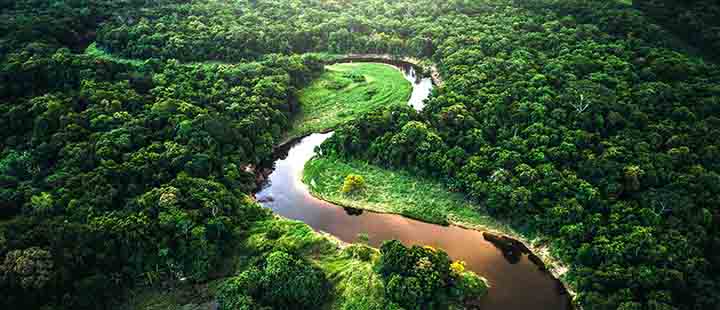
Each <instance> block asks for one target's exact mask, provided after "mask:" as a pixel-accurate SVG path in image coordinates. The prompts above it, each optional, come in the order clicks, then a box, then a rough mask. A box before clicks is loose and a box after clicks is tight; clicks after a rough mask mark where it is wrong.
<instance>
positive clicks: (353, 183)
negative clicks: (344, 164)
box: [340, 174, 365, 194]
mask: <svg viewBox="0 0 720 310" xmlns="http://www.w3.org/2000/svg"><path fill="white" fill-rule="evenodd" d="M364 190H365V178H363V177H362V176H360V175H357V174H348V176H346V177H345V181H344V182H343V185H342V188H341V189H340V191H341V192H342V193H343V194H356V193H358V192H361V191H364Z"/></svg>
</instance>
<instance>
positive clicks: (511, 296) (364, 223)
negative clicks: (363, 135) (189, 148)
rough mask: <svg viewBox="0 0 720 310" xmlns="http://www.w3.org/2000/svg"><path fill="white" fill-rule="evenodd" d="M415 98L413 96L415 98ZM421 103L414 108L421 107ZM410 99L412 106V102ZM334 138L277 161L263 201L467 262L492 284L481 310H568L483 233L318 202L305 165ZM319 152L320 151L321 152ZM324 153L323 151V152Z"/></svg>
mask: <svg viewBox="0 0 720 310" xmlns="http://www.w3.org/2000/svg"><path fill="white" fill-rule="evenodd" d="M404 72H405V73H406V77H407V78H408V79H414V81H411V82H413V85H414V86H417V85H421V86H420V87H416V88H414V92H415V91H427V93H425V94H424V96H425V97H422V95H423V94H418V95H417V96H418V97H417V98H422V99H424V98H426V97H427V95H428V94H429V92H430V90H431V88H432V83H431V82H430V84H429V87H427V88H423V86H422V85H423V84H422V83H424V82H423V79H422V78H417V77H416V76H414V72H412V71H411V70H404ZM415 96H416V94H415V93H413V97H412V98H415ZM422 99H416V100H417V101H416V102H415V104H417V105H413V106H415V107H416V108H418V109H421V108H422V106H421V105H422ZM412 100H413V99H411V102H410V103H411V104H412V103H413V101H412ZM331 135H332V133H326V134H314V135H310V136H308V137H305V138H304V139H301V140H299V141H298V142H297V143H296V144H294V145H292V146H290V147H289V149H287V153H286V154H283V155H281V156H280V158H278V160H277V161H276V162H275V165H274V171H273V172H272V174H270V176H269V177H268V180H267V182H266V184H265V185H264V186H263V188H262V189H261V191H260V192H258V193H257V194H256V198H257V199H258V201H261V202H262V204H263V205H264V206H265V207H267V208H270V209H272V210H273V211H274V212H275V213H277V214H279V215H281V216H284V217H286V218H290V219H295V220H300V221H303V222H305V223H307V224H308V225H310V226H311V227H312V228H314V229H315V230H318V231H324V232H327V233H330V234H332V235H334V236H336V237H337V238H339V239H341V240H343V241H346V242H353V241H356V238H357V236H358V234H360V233H366V234H368V236H369V238H370V244H371V245H373V246H379V245H380V244H381V243H382V242H383V241H384V240H391V239H396V240H400V241H402V242H403V243H405V244H407V245H411V244H417V245H431V246H434V247H437V248H442V249H444V250H445V251H447V252H448V254H449V255H450V256H451V257H452V258H453V259H456V260H463V261H465V262H466V263H467V267H468V269H470V270H473V271H475V272H476V273H478V274H480V275H482V276H483V277H485V278H486V279H488V281H489V282H490V285H491V288H490V292H489V294H488V295H487V296H486V297H484V298H483V299H482V301H481V305H480V306H481V309H486V310H487V309H498V310H499V309H503V310H514V309H517V310H520V309H522V310H528V309H537V310H544V309H547V310H551V309H552V310H559V309H560V310H562V309H567V304H568V298H567V296H566V295H561V294H559V287H558V282H557V280H555V279H554V278H552V277H551V276H550V275H549V274H548V273H546V272H543V271H541V270H540V269H539V268H538V267H537V266H536V265H534V264H533V263H532V262H530V261H529V260H528V258H527V257H526V256H520V257H515V258H506V257H505V256H504V255H503V253H502V252H501V251H500V250H499V249H498V248H496V247H495V246H494V245H493V244H492V243H490V242H488V241H487V240H485V239H484V237H483V235H482V233H481V232H478V231H474V230H468V229H463V228H459V227H455V226H447V227H446V226H440V225H434V224H428V223H424V222H420V221H416V220H412V219H408V218H405V217H402V216H399V215H391V214H381V213H374V212H367V211H364V212H363V211H361V210H352V209H345V208H342V207H339V206H336V205H333V204H331V203H327V202H324V201H321V200H319V199H316V198H314V197H312V196H311V195H310V193H309V192H308V188H307V186H306V185H305V184H303V183H302V182H301V181H300V180H301V177H302V170H303V167H304V165H305V163H306V162H307V161H308V160H310V159H311V158H312V156H314V155H315V151H316V147H319V146H320V144H321V143H322V142H323V141H325V140H326V139H327V138H329V137H330V136H331ZM318 150H319V149H318ZM319 151H321V150H319Z"/></svg>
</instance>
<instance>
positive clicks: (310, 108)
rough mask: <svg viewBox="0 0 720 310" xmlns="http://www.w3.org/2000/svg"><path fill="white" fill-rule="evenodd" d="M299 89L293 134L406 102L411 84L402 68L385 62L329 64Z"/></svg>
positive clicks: (326, 126)
mask: <svg viewBox="0 0 720 310" xmlns="http://www.w3.org/2000/svg"><path fill="white" fill-rule="evenodd" d="M325 68H326V70H327V71H326V72H325V73H324V74H323V75H321V76H320V78H318V79H317V80H315V81H313V83H311V84H310V86H308V87H307V88H305V89H303V90H302V91H301V92H300V104H301V106H300V111H299V112H298V114H297V115H296V116H295V120H294V122H293V127H292V129H291V130H290V132H289V134H288V135H289V136H290V137H299V136H303V135H306V134H309V133H313V132H320V131H324V130H327V129H331V128H335V127H337V126H338V125H341V124H344V123H346V122H348V121H350V120H353V119H355V118H357V117H358V116H359V115H363V114H366V113H368V112H369V111H372V110H375V109H378V108H380V107H387V106H397V105H406V104H407V100H408V98H410V92H411V91H412V87H411V85H410V83H409V82H408V81H407V80H406V79H405V77H404V76H403V75H402V73H401V72H400V71H398V70H397V69H396V68H394V67H391V66H389V65H384V64H376V63H355V64H336V65H332V66H327V67H325Z"/></svg>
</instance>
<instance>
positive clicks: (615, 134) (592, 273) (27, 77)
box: [0, 0, 720, 309]
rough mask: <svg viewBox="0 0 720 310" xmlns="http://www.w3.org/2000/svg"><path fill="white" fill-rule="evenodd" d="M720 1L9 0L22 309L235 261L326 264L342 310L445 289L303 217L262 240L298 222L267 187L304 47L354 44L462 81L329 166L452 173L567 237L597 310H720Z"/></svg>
mask: <svg viewBox="0 0 720 310" xmlns="http://www.w3.org/2000/svg"><path fill="white" fill-rule="evenodd" d="M661 2H662V3H661ZM660 4H661V5H660ZM717 7H718V5H717V2H716V1H702V0H697V1H640V0H635V1H633V4H632V6H630V5H628V4H627V2H625V1H623V2H620V1H617V2H616V1H585V0H540V1H525V0H482V1H466V0H453V1H432V0H419V1H409V0H400V1H383V0H357V1H311V0H290V1H287V0H264V1H210V0H208V1H181V0H160V1H137V0H128V1H111V0H82V1H80V0H64V1H37V0H16V1H12V0H11V1H8V0H0V102H2V104H0V257H1V258H2V259H0V262H2V266H1V267H0V290H2V292H3V298H2V299H0V308H7V309H16V308H20V309H26V308H27V309H39V308H47V309H51V308H52V309H99V308H104V307H106V306H107V302H108V301H110V300H111V299H112V298H111V297H113V296H117V295H118V294H114V292H117V291H120V290H125V289H127V288H129V287H133V286H138V285H146V284H147V285H158V283H160V282H165V281H173V280H178V281H179V280H180V279H185V280H186V281H189V282H191V283H202V282H205V281H207V280H208V279H210V278H213V277H214V276H216V275H215V272H216V271H219V270H221V269H222V267H223V266H224V264H225V263H226V262H225V260H226V258H229V257H244V258H245V259H246V260H248V261H251V262H250V263H247V264H243V265H244V268H243V269H240V268H238V269H236V270H234V273H235V274H242V273H243V271H244V270H245V269H248V268H250V267H251V266H255V267H256V269H257V270H260V271H263V270H264V265H263V264H264V263H263V262H266V261H265V260H264V259H266V258H267V256H268V255H269V253H272V252H276V251H279V252H282V253H287V254H288V257H290V259H289V260H283V261H284V262H288V264H287V266H292V267H288V268H296V267H298V264H299V265H303V266H304V265H308V266H311V265H312V264H313V262H314V263H316V264H317V267H318V268H320V269H322V270H324V272H325V274H326V278H327V279H328V280H329V281H330V283H331V284H332V285H333V288H334V292H335V294H334V296H332V297H330V301H329V303H330V304H332V305H333V306H334V307H339V308H342V307H346V306H347V307H350V305H360V304H363V305H368V308H376V309H378V308H379V306H377V305H380V304H383V305H384V304H388V303H389V301H388V300H384V299H382V298H388V299H391V300H394V301H396V302H398V303H401V304H404V305H410V304H412V303H413V302H417V300H418V299H407V300H405V299H400V298H399V297H400V296H399V295H387V296H386V295H385V294H384V293H383V294H382V295H381V294H379V293H378V292H386V291H387V288H388V287H391V289H390V291H391V292H395V291H396V290H395V289H394V288H397V289H398V291H402V290H403V289H407V288H410V287H415V285H416V284H417V285H420V284H418V283H423V282H421V281H420V282H419V281H417V280H405V279H404V278H407V277H406V275H403V276H401V278H398V280H395V281H392V280H387V279H386V278H385V277H387V275H386V274H383V276H382V277H383V278H382V279H380V280H379V279H377V278H374V277H373V276H371V273H369V270H371V269H372V268H373V267H372V266H369V265H370V264H371V263H370V262H368V261H365V260H361V259H354V258H352V259H350V258H348V257H351V256H345V257H341V256H335V258H334V260H331V258H330V257H333V255H334V254H333V253H335V252H333V251H334V250H329V249H330V247H327V246H325V245H323V244H327V243H323V242H319V241H317V239H315V238H320V237H319V236H317V235H315V234H313V233H312V232H311V231H309V229H308V228H307V227H305V228H304V229H306V230H307V231H308V233H299V231H301V230H302V229H300V228H296V229H295V230H294V231H291V232H290V234H286V233H285V232H283V233H280V234H278V233H270V237H272V236H273V235H275V236H276V237H278V239H277V240H276V239H268V238H266V237H268V236H264V237H258V235H256V234H253V230H254V229H258V228H257V227H258V225H260V226H266V225H267V226H271V224H269V223H280V221H278V220H276V219H273V218H272V217H271V215H270V214H269V212H268V211H267V210H264V209H262V208H260V207H259V206H258V205H257V204H256V203H255V202H254V201H252V199H250V198H249V195H248V194H249V193H250V192H251V191H252V190H253V189H254V188H255V176H254V175H253V173H252V170H253V169H252V168H253V167H256V166H258V165H259V164H260V163H262V162H266V161H267V160H268V159H269V158H270V154H271V152H272V148H273V146H274V145H275V144H276V143H277V142H278V141H279V140H280V139H281V138H282V137H284V136H285V135H286V134H287V132H288V130H289V128H290V126H291V121H290V120H291V119H292V117H293V115H292V114H291V112H290V111H292V110H293V102H295V101H296V99H297V98H298V94H299V92H300V90H301V89H303V88H306V87H307V86H308V85H309V83H310V82H311V81H312V80H314V79H316V78H317V77H318V76H319V75H320V74H321V73H322V72H323V61H322V58H321V57H319V56H318V55H317V54H306V53H309V52H319V53H323V52H325V53H353V52H357V53H387V54H392V55H403V56H412V57H417V58H424V59H431V60H432V61H433V62H434V63H436V64H437V65H438V68H439V70H440V72H441V73H442V74H443V80H444V84H443V86H442V87H440V88H438V89H437V90H435V91H434V92H433V95H432V96H431V98H430V99H429V100H428V101H427V102H426V107H425V109H424V110H423V111H422V113H417V112H415V111H413V110H412V109H410V108H407V107H402V106H400V105H398V106H394V107H388V108H385V109H382V110H374V111H369V112H368V113H369V114H367V115H363V116H360V115H353V116H352V117H353V118H357V120H356V121H354V122H352V123H351V124H347V125H345V126H343V128H342V129H341V130H339V131H338V132H336V134H335V135H334V136H333V138H332V139H330V140H329V141H328V142H327V143H326V144H325V146H324V147H323V150H324V151H325V152H326V153H328V154H329V155H331V156H334V158H343V159H344V158H352V159H356V160H360V161H365V162H370V163H373V164H376V165H380V166H387V167H390V168H392V169H404V170H405V171H408V172H409V173H412V174H421V175H424V176H425V177H427V178H434V179H436V180H437V181H440V182H444V183H445V184H446V186H448V187H450V188H451V189H452V190H455V191H460V192H462V193H464V194H465V195H466V196H468V197H469V198H470V199H472V200H474V201H476V202H480V203H481V205H484V206H486V208H487V212H488V213H489V214H490V215H492V216H493V217H495V218H497V219H500V220H504V221H508V222H514V223H515V224H517V225H523V226H527V227H529V228H530V229H531V230H534V231H537V232H540V233H542V234H544V235H547V236H550V237H552V238H553V240H555V241H554V244H553V246H554V248H555V249H556V250H557V252H558V253H559V254H560V258H561V259H562V260H563V261H565V262H567V263H570V265H571V266H572V268H571V269H570V272H569V276H568V279H569V281H570V282H571V284H572V285H573V286H574V287H575V288H576V290H577V291H578V292H579V295H578V297H577V300H576V302H577V303H578V304H580V305H582V306H583V308H584V309H714V308H716V307H717V305H718V304H720V294H719V293H718V292H719V291H720V278H719V277H720V254H718V253H720V251H719V250H718V249H720V237H719V236H720V231H719V230H720V206H719V205H718V201H720V162H719V161H718V160H717V158H718V157H719V156H720V151H719V150H720V145H718V141H717V139H716V137H717V136H718V135H720V115H719V114H720V108H719V107H720V102H719V100H720V99H718V98H720V87H719V86H718V82H717V81H720V68H719V67H718V66H717V65H716V64H715V63H714V62H713V61H714V59H713V55H715V54H717V53H714V54H713V52H716V51H717V40H716V38H717V33H718V32H717V31H715V28H717V21H718V20H720V18H717V14H716V12H717ZM638 8H639V9H638ZM671 15H672V16H680V17H681V18H678V19H670V18H668V17H667V16H671ZM278 21H282V22H278ZM658 22H659V23H658ZM92 42H97V43H96V45H94V46H91V43H92ZM686 42H689V43H691V44H693V45H694V46H695V48H697V49H699V53H695V50H694V49H691V48H688V45H687V44H685V43H686ZM702 55H709V56H708V57H706V58H703V57H704V56H702ZM221 62H222V63H221ZM331 72H332V71H331ZM339 74H342V76H341V77H342V79H344V80H346V81H349V83H350V84H348V85H347V86H350V85H352V84H363V83H365V84H371V83H372V81H370V80H369V79H368V78H367V76H368V75H367V74H362V75H363V76H364V77H365V81H364V82H363V80H362V79H360V75H361V74H355V73H352V72H350V73H348V74H345V73H339ZM343 83H344V82H343ZM342 85H343V84H342V83H340V84H337V83H334V84H333V85H330V86H331V87H334V88H335V89H336V90H338V89H342V88H338V87H340V86H342ZM395 95H398V94H395ZM398 96H399V95H398ZM402 96H407V94H403V95H402ZM402 96H400V97H398V98H404V97H402ZM373 98H374V96H373ZM388 102H394V101H388ZM361 112H362V113H365V111H361ZM361 112H358V113H361ZM346 120H347V119H344V120H343V122H344V121H346ZM316 128H320V127H316ZM307 130H308V131H310V130H316V129H307ZM305 132H307V131H305ZM371 181H372V180H368V184H369V186H368V187H369V188H371V187H372V182H371ZM339 184H340V183H336V184H335V185H334V186H335V188H336V189H337V187H338V186H339ZM272 225H275V224H272ZM278 225H280V224H278ZM281 226H282V225H281ZM303 227H304V226H303ZM271 240H275V241H271ZM257 242H260V243H262V244H256V243H257ZM250 244H254V245H255V246H256V247H257V248H261V249H263V251H254V250H253V247H249V245H250ZM303 244H313V245H315V246H319V247H320V248H314V251H320V252H312V251H310V252H308V253H305V252H304V251H306V250H307V249H308V248H306V247H300V249H301V252H302V253H297V252H295V250H298V245H303ZM276 246H278V247H281V248H277V249H272V251H269V250H268V251H265V250H264V249H265V247H270V248H274V247H276ZM302 249H304V250H302ZM310 253H315V254H310ZM317 253H321V254H323V255H319V254H317ZM265 254H268V255H265ZM278 255H282V254H278ZM313 255H315V257H313ZM338 255H339V254H338ZM343 255H345V254H343ZM347 255H350V254H347ZM373 255H376V254H373ZM373 255H370V256H373ZM301 257H302V259H301ZM370 261H372V260H370ZM298 262H300V263H298ZM348 266H353V267H357V269H356V270H353V271H347V270H344V269H342V268H344V267H348ZM309 268H310V269H306V268H304V267H303V268H299V267H298V270H302V271H298V272H300V273H302V274H305V272H310V274H314V275H318V273H316V272H315V271H317V270H316V269H313V268H311V267H309ZM308 270H315V271H308ZM388 275H389V274H388ZM367 277H369V278H370V279H372V280H371V281H370V287H369V288H368V292H369V293H367V294H358V293H357V292H360V291H361V288H360V287H359V283H361V282H363V281H361V280H359V279H365V278H367ZM416 278H417V277H416ZM315 279H322V277H320V276H318V277H315ZM319 281H320V282H321V280H319ZM388 281H389V282H388ZM390 283H392V285H390ZM320 284H321V283H320ZM381 284H382V285H381ZM341 288H342V292H339V291H336V290H338V289H341ZM379 288H383V289H382V290H379ZM313 292H317V291H313ZM362 292H365V291H364V290H363V291H362ZM355 295H359V296H355ZM247 296H248V297H250V296H249V295H247ZM301 296H305V297H307V296H309V295H301ZM393 296H394V297H393ZM265 297H266V296H264V295H262V294H260V295H253V298H260V299H262V300H260V303H261V304H262V305H270V304H271V303H272V302H274V301H275V299H274V298H273V299H272V301H267V300H264V299H263V298H265ZM290 297H291V298H296V297H298V296H290ZM305 297H299V298H301V299H302V298H305ZM376 297H377V298H376ZM416 297H418V298H420V300H423V301H426V300H429V299H433V298H435V297H437V296H435V297H429V296H428V295H417V296H416ZM313 298H314V297H313ZM438 298H439V297H438ZM169 300H172V298H169ZM278 300H285V301H287V300H290V299H285V297H282V296H281V297H279V299H278ZM293 300H294V299H293ZM318 300H320V299H318ZM386 301H388V302H386ZM168 302H169V301H168ZM238 302H239V301H238ZM433 302H442V301H441V300H434V299H433ZM379 309H382V308H379Z"/></svg>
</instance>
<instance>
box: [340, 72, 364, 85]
mask: <svg viewBox="0 0 720 310" xmlns="http://www.w3.org/2000/svg"><path fill="white" fill-rule="evenodd" d="M343 77H344V78H347V79H350V80H351V81H353V82H355V83H365V76H364V75H362V74H360V73H358V72H354V71H351V72H345V74H343Z"/></svg>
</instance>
